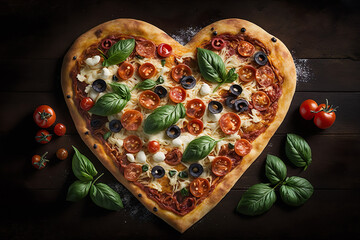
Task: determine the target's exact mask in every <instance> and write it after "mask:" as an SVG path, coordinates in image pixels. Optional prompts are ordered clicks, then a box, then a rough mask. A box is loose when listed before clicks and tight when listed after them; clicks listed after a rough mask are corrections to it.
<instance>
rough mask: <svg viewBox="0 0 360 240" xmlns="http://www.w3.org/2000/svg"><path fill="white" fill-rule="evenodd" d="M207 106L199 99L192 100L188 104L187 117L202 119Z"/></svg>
mask: <svg viewBox="0 0 360 240" xmlns="http://www.w3.org/2000/svg"><path fill="white" fill-rule="evenodd" d="M205 109H206V105H205V103H204V102H203V101H201V100H200V99H198V98H195V99H192V100H190V101H188V102H187V104H186V116H188V117H189V118H201V117H202V116H203V115H204V113H205Z"/></svg>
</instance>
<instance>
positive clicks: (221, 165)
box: [211, 156, 232, 177]
mask: <svg viewBox="0 0 360 240" xmlns="http://www.w3.org/2000/svg"><path fill="white" fill-rule="evenodd" d="M231 167H232V161H231V159H230V158H228V157H225V156H220V157H216V158H215V159H214V160H213V161H212V163H211V171H212V172H213V173H214V174H215V175H216V176H218V177H222V176H225V175H226V174H228V173H229V172H230V171H231Z"/></svg>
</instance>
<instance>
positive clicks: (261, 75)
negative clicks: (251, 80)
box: [256, 66, 275, 87]
mask: <svg viewBox="0 0 360 240" xmlns="http://www.w3.org/2000/svg"><path fill="white" fill-rule="evenodd" d="M274 78H275V74H274V72H273V70H272V69H271V67H269V66H263V67H260V68H259V69H257V70H256V81H257V82H258V84H259V85H260V86H263V87H268V86H270V85H271V84H272V83H273V80H274Z"/></svg>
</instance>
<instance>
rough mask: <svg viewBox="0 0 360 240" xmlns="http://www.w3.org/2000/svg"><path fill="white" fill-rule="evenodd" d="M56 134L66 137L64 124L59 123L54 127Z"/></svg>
mask: <svg viewBox="0 0 360 240" xmlns="http://www.w3.org/2000/svg"><path fill="white" fill-rule="evenodd" d="M54 133H55V134H56V135H58V136H64V135H65V133H66V127H65V125H64V124H62V123H58V124H56V125H55V127H54Z"/></svg>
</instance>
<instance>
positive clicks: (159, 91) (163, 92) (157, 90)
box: [154, 86, 167, 98]
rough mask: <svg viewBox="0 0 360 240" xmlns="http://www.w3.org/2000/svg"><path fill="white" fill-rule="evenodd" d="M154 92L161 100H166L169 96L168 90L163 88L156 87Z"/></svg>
mask: <svg viewBox="0 0 360 240" xmlns="http://www.w3.org/2000/svg"><path fill="white" fill-rule="evenodd" d="M154 92H155V93H156V94H157V95H158V96H159V98H164V97H166V95H167V90H166V88H164V87H163V86H156V87H155V89H154Z"/></svg>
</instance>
